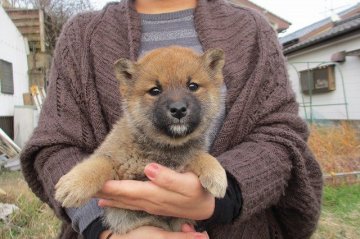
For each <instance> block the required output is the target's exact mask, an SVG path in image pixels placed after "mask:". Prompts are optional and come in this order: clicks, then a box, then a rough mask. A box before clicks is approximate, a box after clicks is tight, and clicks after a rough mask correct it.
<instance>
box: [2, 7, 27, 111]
mask: <svg viewBox="0 0 360 239" xmlns="http://www.w3.org/2000/svg"><path fill="white" fill-rule="evenodd" d="M0 59H1V60H4V61H7V62H10V63H12V66H13V77H14V95H7V94H2V93H0V116H13V115H14V106H15V105H23V99H22V94H23V93H25V92H28V88H29V80H28V73H27V71H28V64H27V49H26V44H25V38H24V37H23V36H22V35H21V33H20V32H19V31H18V29H17V28H16V26H15V25H14V23H13V22H12V21H11V19H10V17H9V16H8V15H7V14H6V12H5V10H4V9H3V8H2V6H1V5H0Z"/></svg>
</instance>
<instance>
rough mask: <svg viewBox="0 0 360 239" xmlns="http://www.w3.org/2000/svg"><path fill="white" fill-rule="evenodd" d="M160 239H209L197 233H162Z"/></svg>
mask: <svg viewBox="0 0 360 239" xmlns="http://www.w3.org/2000/svg"><path fill="white" fill-rule="evenodd" d="M162 238H171V239H209V237H208V236H207V235H206V234H204V233H199V232H195V233H193V232H188V233H183V232H167V231H163V232H162Z"/></svg>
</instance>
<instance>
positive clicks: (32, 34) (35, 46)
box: [5, 4, 54, 89]
mask: <svg viewBox="0 0 360 239" xmlns="http://www.w3.org/2000/svg"><path fill="white" fill-rule="evenodd" d="M5 11H6V13H7V14H8V15H9V17H10V18H11V20H12V21H13V22H14V24H15V25H16V27H17V28H18V29H19V31H20V32H21V34H22V35H23V36H24V37H26V38H27V39H28V43H29V50H30V53H29V54H28V65H29V85H30V86H34V85H35V86H38V87H40V88H43V89H46V86H47V75H48V72H49V70H50V67H51V51H52V49H49V44H48V43H49V41H52V40H54V39H50V35H49V34H48V30H47V25H48V27H51V24H50V22H51V21H50V19H49V17H48V16H47V15H46V14H45V13H44V11H43V10H41V9H21V8H13V7H11V5H10V4H8V5H6V7H5Z"/></svg>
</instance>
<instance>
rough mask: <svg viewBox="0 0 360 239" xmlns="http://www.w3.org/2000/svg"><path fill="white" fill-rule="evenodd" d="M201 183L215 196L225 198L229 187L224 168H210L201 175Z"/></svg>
mask: <svg viewBox="0 0 360 239" xmlns="http://www.w3.org/2000/svg"><path fill="white" fill-rule="evenodd" d="M199 179H200V182H201V185H202V186H203V187H204V188H206V189H207V190H208V191H209V192H210V193H211V194H212V195H213V196H214V197H216V198H223V197H224V196H225V193H226V188H227V178H226V172H225V170H224V169H223V168H217V169H216V170H208V171H205V172H203V173H202V174H201V175H199Z"/></svg>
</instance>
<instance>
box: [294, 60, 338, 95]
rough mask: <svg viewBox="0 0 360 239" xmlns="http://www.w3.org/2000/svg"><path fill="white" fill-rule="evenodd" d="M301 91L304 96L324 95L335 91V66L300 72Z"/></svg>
mask: <svg viewBox="0 0 360 239" xmlns="http://www.w3.org/2000/svg"><path fill="white" fill-rule="evenodd" d="M300 85H301V91H302V92H303V93H304V94H307V95H309V94H317V93H325V92H330V91H334V90H336V82H335V65H334V64H331V65H326V66H321V67H317V68H312V69H308V70H304V71H301V72H300Z"/></svg>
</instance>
